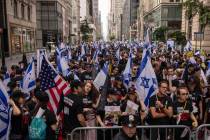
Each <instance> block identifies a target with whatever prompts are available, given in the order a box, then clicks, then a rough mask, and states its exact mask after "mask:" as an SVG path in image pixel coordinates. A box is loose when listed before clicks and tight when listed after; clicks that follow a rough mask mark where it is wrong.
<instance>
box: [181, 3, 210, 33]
mask: <svg viewBox="0 0 210 140" xmlns="http://www.w3.org/2000/svg"><path fill="white" fill-rule="evenodd" d="M183 6H184V7H185V16H186V17H187V19H188V20H191V19H192V18H193V17H194V16H195V15H196V14H198V15H199V23H200V31H201V32H203V31H204V29H205V27H206V25H207V24H208V21H209V20H210V8H209V7H208V6H205V5H204V4H203V2H200V1H199V0H187V1H186V2H184V3H183Z"/></svg>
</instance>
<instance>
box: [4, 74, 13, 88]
mask: <svg viewBox="0 0 210 140" xmlns="http://www.w3.org/2000/svg"><path fill="white" fill-rule="evenodd" d="M10 80H11V79H10V75H9V72H8V71H7V72H6V73H5V74H4V76H3V83H4V85H5V87H7V85H8V83H9V82H10Z"/></svg>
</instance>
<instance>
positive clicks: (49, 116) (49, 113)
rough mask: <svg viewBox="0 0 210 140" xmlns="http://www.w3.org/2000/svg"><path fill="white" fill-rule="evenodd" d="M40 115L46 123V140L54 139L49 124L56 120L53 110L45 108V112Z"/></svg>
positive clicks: (53, 133)
mask: <svg viewBox="0 0 210 140" xmlns="http://www.w3.org/2000/svg"><path fill="white" fill-rule="evenodd" d="M42 117H43V119H44V120H45V123H46V125H47V128H46V140H56V136H55V131H54V130H52V128H51V125H54V124H56V122H57V120H56V116H55V114H54V112H52V111H50V110H48V109H45V112H44V114H43V116H42Z"/></svg>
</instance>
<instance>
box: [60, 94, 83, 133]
mask: <svg viewBox="0 0 210 140" xmlns="http://www.w3.org/2000/svg"><path fill="white" fill-rule="evenodd" d="M61 110H63V111H64V121H63V131H64V132H67V133H69V132H71V131H72V130H73V129H75V128H77V127H81V124H80V122H79V120H78V119H77V115H78V114H83V103H82V97H80V96H79V95H76V94H73V93H72V94H68V95H66V96H61V101H60V103H59V107H58V113H60V111H61Z"/></svg>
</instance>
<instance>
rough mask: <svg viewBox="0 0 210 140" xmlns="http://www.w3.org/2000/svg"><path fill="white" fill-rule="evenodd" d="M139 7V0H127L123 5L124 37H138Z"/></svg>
mask: <svg viewBox="0 0 210 140" xmlns="http://www.w3.org/2000/svg"><path fill="white" fill-rule="evenodd" d="M138 8H139V0H126V1H125V3H124V6H123V14H122V23H123V24H122V35H123V38H124V39H126V40H128V39H131V40H133V39H136V38H137V12H138Z"/></svg>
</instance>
